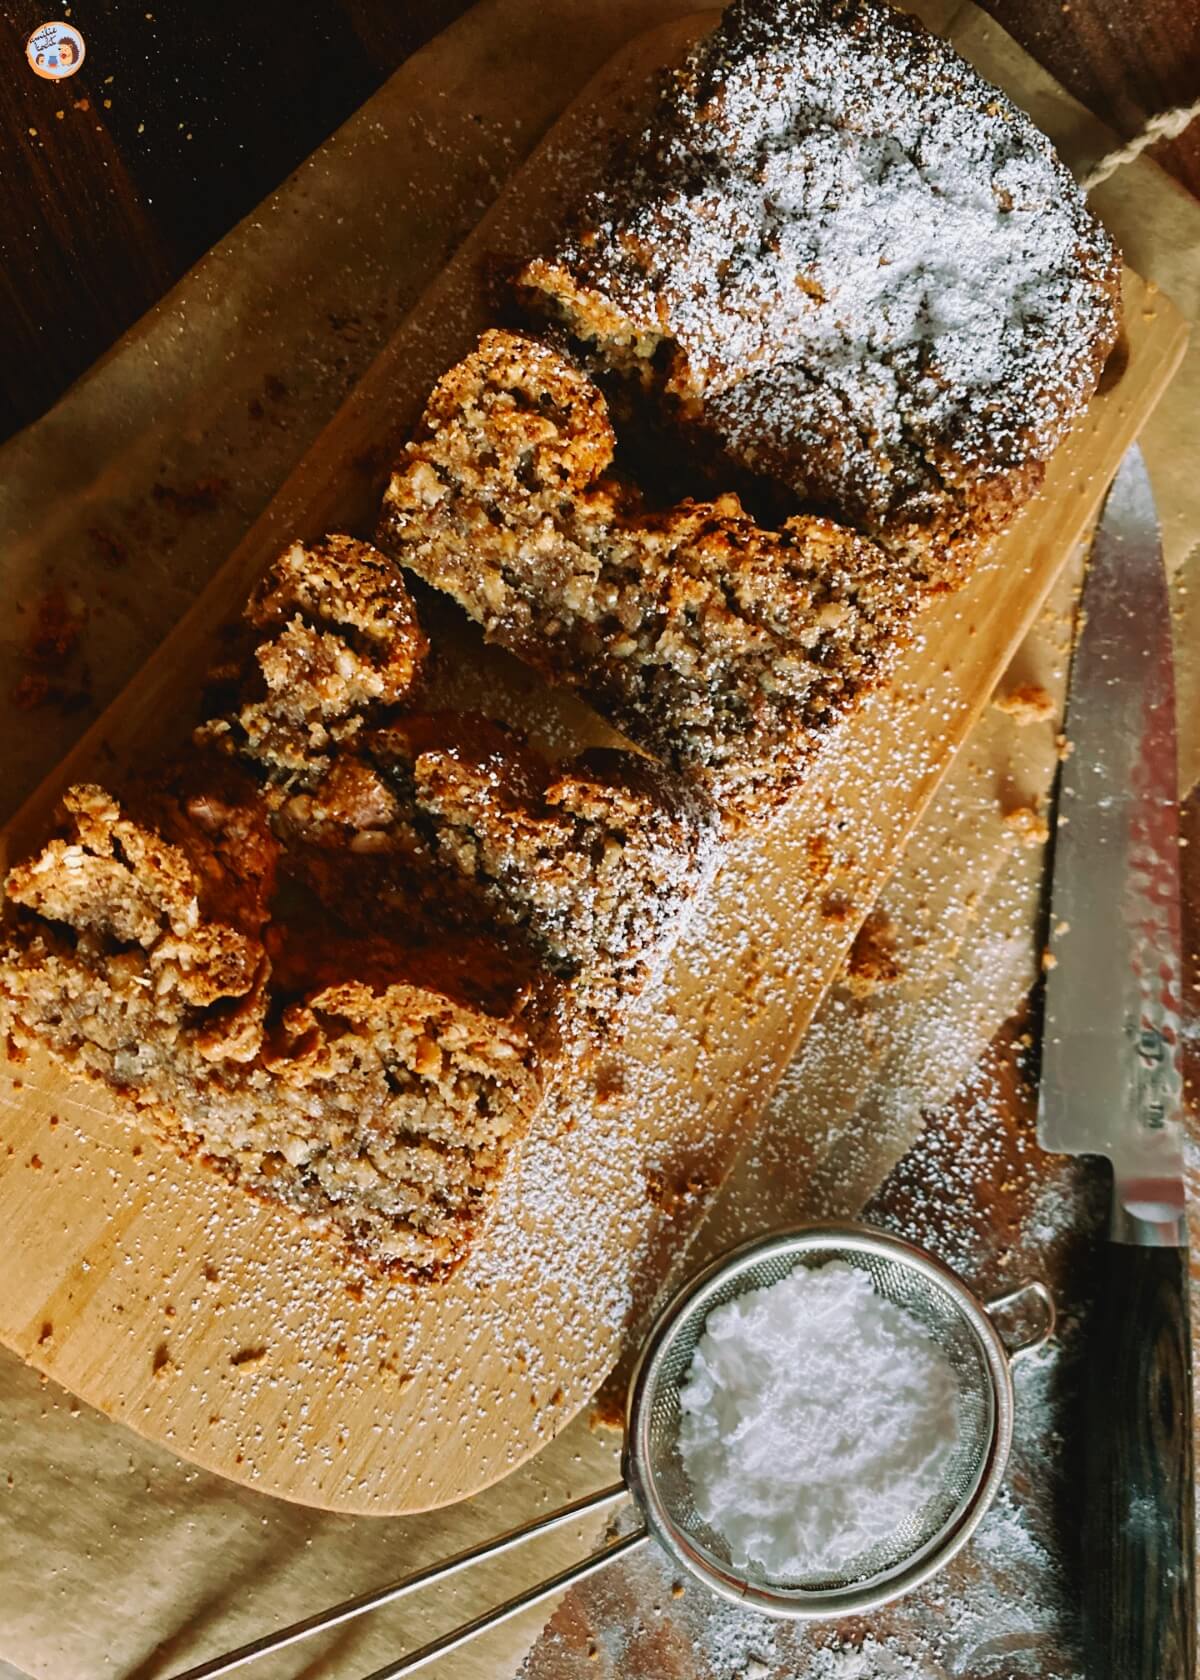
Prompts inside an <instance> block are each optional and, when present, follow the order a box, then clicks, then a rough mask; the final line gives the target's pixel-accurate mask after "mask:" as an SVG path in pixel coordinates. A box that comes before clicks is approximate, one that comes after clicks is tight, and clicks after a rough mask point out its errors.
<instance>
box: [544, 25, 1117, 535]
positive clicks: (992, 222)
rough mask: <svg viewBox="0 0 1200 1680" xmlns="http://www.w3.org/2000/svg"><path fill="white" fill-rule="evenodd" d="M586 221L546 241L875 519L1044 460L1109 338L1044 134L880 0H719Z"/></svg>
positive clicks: (771, 448) (1100, 236) (799, 468)
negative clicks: (723, 2)
mask: <svg viewBox="0 0 1200 1680" xmlns="http://www.w3.org/2000/svg"><path fill="white" fill-rule="evenodd" d="M583 230H584V231H583V232H582V234H581V235H580V236H579V238H578V239H577V240H576V241H575V242H574V243H568V244H566V245H564V246H562V247H560V250H559V253H558V260H560V261H561V262H563V263H565V265H566V266H567V267H569V268H570V270H571V272H572V273H573V274H574V275H575V276H577V277H578V278H579V279H580V280H581V282H582V284H583V285H584V286H585V287H589V286H590V287H595V288H596V290H597V292H598V293H599V294H600V295H601V296H602V297H603V298H604V299H605V302H606V303H607V304H615V305H616V306H617V307H618V308H619V309H620V310H621V311H622V312H623V314H624V315H625V317H626V318H627V319H629V320H630V321H632V322H633V323H634V324H635V326H636V327H637V328H638V329H639V330H640V331H642V332H644V333H651V334H654V335H658V334H660V333H661V334H664V335H665V336H668V337H669V338H670V339H671V341H672V343H673V345H674V346H675V347H676V352H677V353H676V356H675V359H674V361H673V363H672V366H671V373H670V382H671V385H672V386H673V387H674V388H676V389H677V390H678V391H679V393H680V394H681V395H683V396H685V397H689V396H697V395H698V396H700V397H702V398H703V401H704V405H705V412H706V418H707V419H708V420H709V421H710V422H712V423H713V425H714V426H715V429H716V430H717V431H718V433H719V434H720V435H721V437H722V440H723V441H724V442H725V443H726V444H727V445H728V446H729V447H730V448H731V449H732V451H733V452H734V453H735V454H736V455H737V456H738V457H739V458H740V459H743V460H747V461H748V462H750V464H752V465H757V466H765V467H767V468H769V469H771V470H780V463H781V460H786V461H787V462H788V463H790V467H791V475H792V476H793V477H794V479H795V481H796V483H797V488H799V489H800V491H801V493H802V494H806V493H807V494H812V495H815V496H816V497H817V498H818V499H823V500H827V501H828V500H833V501H835V503H836V504H837V505H838V506H841V507H846V508H848V509H850V510H853V511H855V512H857V514H858V516H859V517H864V516H865V517H868V518H869V520H870V522H871V523H872V524H874V523H877V522H879V521H881V520H883V519H885V518H886V517H887V516H889V515H890V514H892V513H894V512H895V511H896V509H897V507H898V506H899V504H901V503H903V502H905V500H906V499H907V501H908V503H909V504H910V505H909V508H908V511H909V512H915V513H920V511H921V503H922V499H928V498H929V497H930V496H935V495H936V494H937V493H938V491H939V489H940V480H941V479H942V478H943V477H945V478H946V479H947V480H948V481H952V482H958V481H959V480H960V479H963V478H965V477H967V476H969V475H970V474H971V473H973V472H977V471H979V470H980V469H981V468H983V469H984V470H986V471H995V470H996V469H997V468H1010V467H1015V466H1018V465H1019V464H1021V463H1023V462H1025V461H1029V460H1032V461H1040V460H1043V459H1044V458H1045V457H1046V456H1047V455H1048V454H1049V452H1050V451H1051V450H1052V449H1053V448H1054V446H1055V445H1056V444H1057V442H1058V441H1059V439H1060V438H1061V436H1062V434H1063V431H1064V429H1065V427H1066V425H1067V423H1068V422H1069V420H1070V419H1071V418H1072V416H1073V415H1074V414H1075V413H1077V412H1078V410H1079V408H1080V407H1081V406H1082V403H1083V401H1085V400H1086V398H1087V396H1088V395H1089V394H1090V391H1091V389H1092V386H1093V384H1094V381H1095V377H1096V374H1097V372H1098V358H1099V357H1100V356H1102V355H1103V353H1104V351H1105V350H1106V348H1107V346H1108V344H1109V343H1111V341H1112V339H1113V337H1114V336H1115V330H1116V328H1115V274H1116V270H1115V258H1114V253H1113V250H1112V246H1111V243H1110V241H1109V240H1108V238H1107V235H1106V234H1105V233H1104V231H1103V229H1102V228H1101V227H1100V224H1099V223H1098V222H1097V221H1096V220H1095V218H1094V217H1093V216H1092V215H1091V214H1090V213H1089V211H1088V210H1087V207H1086V204H1085V203H1084V201H1083V199H1082V197H1081V195H1080V194H1079V193H1078V192H1077V190H1076V189H1075V187H1074V184H1073V182H1072V180H1071V178H1070V175H1069V174H1068V172H1067V170H1066V169H1065V168H1064V166H1063V165H1062V164H1061V163H1060V162H1059V160H1058V158H1057V157H1056V155H1055V153H1054V151H1053V148H1052V147H1051V145H1050V143H1049V141H1048V140H1047V139H1046V138H1045V136H1044V135H1042V134H1041V133H1040V132H1039V131H1038V130H1037V129H1036V128H1035V127H1034V125H1033V124H1032V123H1031V122H1029V121H1028V119H1027V118H1026V117H1024V115H1023V114H1022V113H1021V112H1019V111H1018V110H1017V109H1016V107H1014V106H1013V105H1012V104H1011V103H1010V102H1009V101H1008V100H1007V99H1005V98H1004V97H1003V95H1001V94H999V93H998V92H997V91H996V90H995V89H993V88H990V87H988V86H987V84H986V83H984V82H983V81H982V80H981V79H980V78H979V77H978V76H977V75H976V74H975V72H974V71H973V70H971V69H970V68H969V67H968V66H967V65H966V64H965V63H964V61H963V60H962V59H960V58H959V57H958V55H957V54H956V53H955V52H954V51H953V49H952V48H950V47H949V46H947V45H946V44H945V43H943V42H941V41H939V40H938V39H937V38H936V37H934V36H931V35H929V34H927V33H926V32H925V31H924V30H922V29H921V28H920V27H919V26H916V25H911V24H910V21H909V20H908V19H906V18H903V17H902V16H901V15H900V14H897V13H894V12H893V11H892V9H891V8H890V7H886V6H883V5H879V4H875V3H874V0H855V3H853V4H849V5H838V6H833V5H831V4H830V3H829V0H800V3H796V0H739V3H738V4H735V5H733V6H731V7H730V8H729V10H728V11H727V13H726V15H725V19H724V21H723V23H722V25H721V27H720V28H719V29H718V30H717V32H716V33H715V34H714V35H713V36H711V37H710V38H709V39H708V40H706V41H705V42H703V43H701V45H700V46H699V47H697V48H696V49H695V50H694V51H693V53H692V54H691V56H690V58H689V60H688V62H687V63H686V65H685V66H684V67H683V68H682V69H681V70H680V71H679V72H677V73H675V75H674V76H672V77H671V78H670V79H669V80H668V83H667V86H666V93H665V97H664V102H663V108H662V110H661V112H660V113H659V115H658V117H657V119H656V121H655V123H654V125H653V126H652V127H651V128H649V129H647V130H646V131H645V133H644V134H643V135H642V137H641V140H640V142H639V144H638V146H637V147H636V148H635V149H634V151H633V156H632V162H631V163H630V164H629V165H628V166H627V169H626V171H625V173H624V174H623V175H621V176H620V177H619V178H618V179H617V181H616V182H615V184H614V185H613V186H612V187H611V188H608V189H604V190H602V191H601V192H599V193H598V194H596V195H595V197H594V198H593V200H592V202H591V203H590V205H589V207H588V210H587V212H586V214H585V216H584V218H583ZM822 447H827V448H829V449H831V450H832V457H831V458H830V459H827V460H823V459H819V458H816V457H814V455H813V451H820V450H821V449H822Z"/></svg>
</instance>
